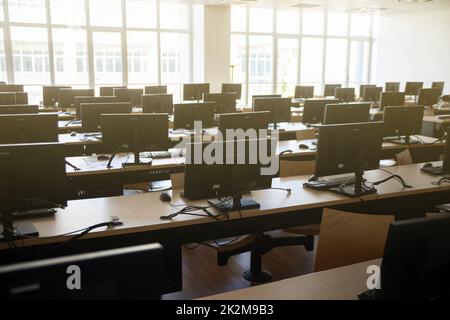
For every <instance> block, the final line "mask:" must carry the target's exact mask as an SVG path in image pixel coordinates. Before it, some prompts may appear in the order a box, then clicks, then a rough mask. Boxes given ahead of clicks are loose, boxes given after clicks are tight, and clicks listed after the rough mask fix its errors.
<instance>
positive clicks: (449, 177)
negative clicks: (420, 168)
mask: <svg viewBox="0 0 450 320" xmlns="http://www.w3.org/2000/svg"><path fill="white" fill-rule="evenodd" d="M443 183H450V176H448V177H443V178H441V179H439V180H438V181H436V182H433V183H432V184H434V185H437V186H440V185H442V184H443Z"/></svg>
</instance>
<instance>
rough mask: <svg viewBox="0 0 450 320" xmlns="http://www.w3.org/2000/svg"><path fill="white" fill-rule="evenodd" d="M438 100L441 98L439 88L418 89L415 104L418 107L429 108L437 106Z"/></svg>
mask: <svg viewBox="0 0 450 320" xmlns="http://www.w3.org/2000/svg"><path fill="white" fill-rule="evenodd" d="M440 98H441V89H440V88H434V89H420V90H419V99H418V101H417V104H418V105H419V106H424V107H431V106H434V105H435V104H438V103H439V99H440Z"/></svg>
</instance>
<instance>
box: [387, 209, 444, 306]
mask: <svg viewBox="0 0 450 320" xmlns="http://www.w3.org/2000/svg"><path fill="white" fill-rule="evenodd" d="M448 230H450V216H448V215H447V216H438V217H430V218H421V219H409V220H404V221H397V222H394V223H392V224H391V225H390V227H389V232H388V236H387V241H386V246H385V249H384V256H383V262H382V264H381V283H380V284H381V292H380V295H379V298H380V299H414V300H416V299H425V300H436V299H438V300H440V299H445V300H447V299H450V258H449V257H450V233H449V232H448Z"/></svg>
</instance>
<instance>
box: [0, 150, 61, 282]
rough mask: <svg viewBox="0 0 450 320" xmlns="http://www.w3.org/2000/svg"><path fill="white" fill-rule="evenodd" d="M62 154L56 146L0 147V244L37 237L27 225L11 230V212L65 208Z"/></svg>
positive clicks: (17, 226) (31, 227)
mask: <svg viewBox="0 0 450 320" xmlns="http://www.w3.org/2000/svg"><path fill="white" fill-rule="evenodd" d="M65 154H66V147H65V145H64V144H58V143H51V144H17V145H14V144H10V145H0V200H1V201H0V213H1V215H2V217H1V218H0V221H1V222H2V226H0V241H2V240H11V239H14V238H20V235H23V236H37V235H38V234H39V233H38V232H37V230H36V229H35V228H34V227H33V225H32V224H30V223H14V225H15V227H16V228H14V227H13V213H14V212H16V211H27V210H32V209H53V208H58V207H63V206H66V205H67V196H68V195H67V176H66V165H65ZM12 230H15V231H14V232H11V231H12ZM1 283H2V285H1V286H0V287H2V288H3V284H4V282H1Z"/></svg>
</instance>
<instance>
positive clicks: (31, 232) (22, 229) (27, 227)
mask: <svg viewBox="0 0 450 320" xmlns="http://www.w3.org/2000/svg"><path fill="white" fill-rule="evenodd" d="M14 225H15V228H14V231H15V232H16V233H17V235H16V234H14V235H13V236H12V240H19V239H22V238H23V237H21V236H25V237H39V231H38V230H37V229H36V227H35V226H34V225H33V224H32V223H31V222H25V221H23V222H16V223H14ZM3 241H6V239H5V236H4V234H3V225H2V224H0V242H3Z"/></svg>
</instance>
